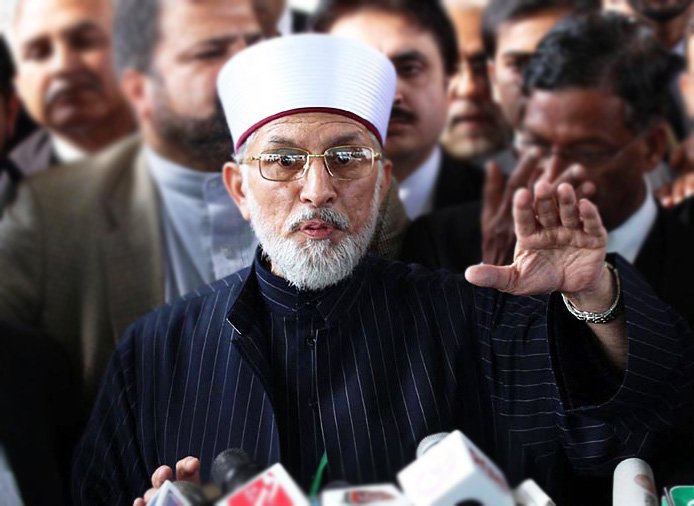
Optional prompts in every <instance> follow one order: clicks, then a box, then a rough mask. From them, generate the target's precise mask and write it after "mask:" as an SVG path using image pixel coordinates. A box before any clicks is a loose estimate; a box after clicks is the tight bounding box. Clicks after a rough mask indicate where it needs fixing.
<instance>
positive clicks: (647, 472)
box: [612, 458, 658, 506]
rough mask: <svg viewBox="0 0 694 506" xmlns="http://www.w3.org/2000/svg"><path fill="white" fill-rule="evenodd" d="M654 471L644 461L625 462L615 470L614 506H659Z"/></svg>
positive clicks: (613, 484) (613, 483) (630, 460)
mask: <svg viewBox="0 0 694 506" xmlns="http://www.w3.org/2000/svg"><path fill="white" fill-rule="evenodd" d="M657 504H658V497H657V495H656V488H655V480H654V478H653V470H652V469H651V466H649V465H648V463H646V462H645V461H644V460H641V459H637V458H631V459H626V460H623V461H622V462H620V463H619V465H618V466H617V467H616V468H615V470H614V480H613V482H612V505H613V506H627V505H628V506H657Z"/></svg>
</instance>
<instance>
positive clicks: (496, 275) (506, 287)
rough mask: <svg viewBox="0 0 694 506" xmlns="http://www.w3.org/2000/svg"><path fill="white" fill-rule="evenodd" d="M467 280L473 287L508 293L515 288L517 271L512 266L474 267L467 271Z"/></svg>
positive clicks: (482, 265) (483, 265)
mask: <svg viewBox="0 0 694 506" xmlns="http://www.w3.org/2000/svg"><path fill="white" fill-rule="evenodd" d="M465 279H467V280H468V281H469V282H470V283H472V284H473V285H477V286H482V287H485V288H496V289H497V290H500V291H502V292H507V291H510V290H511V289H512V287H513V286H514V283H515V282H514V280H515V279H516V271H515V269H513V268H512V267H510V266H504V267H500V266H496V265H486V264H479V265H472V266H470V267H468V268H467V269H465Z"/></svg>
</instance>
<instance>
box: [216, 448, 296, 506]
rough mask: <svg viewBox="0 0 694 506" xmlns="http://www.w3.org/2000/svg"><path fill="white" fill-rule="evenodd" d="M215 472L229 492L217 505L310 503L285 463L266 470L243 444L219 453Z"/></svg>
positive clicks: (264, 505) (272, 505)
mask: <svg viewBox="0 0 694 506" xmlns="http://www.w3.org/2000/svg"><path fill="white" fill-rule="evenodd" d="M211 476H212V480H213V481H214V482H215V483H217V485H219V486H221V487H222V489H224V490H225V493H226V495H225V496H224V497H222V498H221V499H220V500H218V501H217V502H216V503H215V506H309V502H308V499H307V498H306V496H305V495H304V494H303V493H302V492H301V489H300V488H299V486H298V485H297V484H296V482H294V480H293V479H292V477H291V476H289V473H287V471H286V470H285V469H284V467H283V466H282V464H280V463H277V464H275V465H273V466H271V467H269V468H268V469H265V470H264V471H263V470H262V469H261V468H260V466H258V464H257V463H256V462H255V461H253V460H252V459H251V458H250V457H249V456H248V454H247V453H246V452H244V451H243V450H241V449H239V448H233V449H230V450H224V451H223V452H222V453H220V454H219V455H217V457H216V458H215V459H214V461H213V463H212V469H211Z"/></svg>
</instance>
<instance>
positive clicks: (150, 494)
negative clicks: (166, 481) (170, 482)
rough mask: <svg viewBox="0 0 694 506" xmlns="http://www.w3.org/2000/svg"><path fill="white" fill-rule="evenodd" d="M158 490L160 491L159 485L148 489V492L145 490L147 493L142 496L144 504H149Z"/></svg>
mask: <svg viewBox="0 0 694 506" xmlns="http://www.w3.org/2000/svg"><path fill="white" fill-rule="evenodd" d="M157 492H159V487H157V488H150V489H149V490H147V492H145V495H143V496H142V497H143V499H142V502H143V503H144V504H149V501H151V500H152V498H153V497H154V496H155V495H156V494H157Z"/></svg>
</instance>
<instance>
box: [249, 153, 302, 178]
mask: <svg viewBox="0 0 694 506" xmlns="http://www.w3.org/2000/svg"><path fill="white" fill-rule="evenodd" d="M307 154H308V153H306V152H305V151H301V150H300V149H293V148H282V149H273V150H270V151H264V152H262V153H261V154H260V174H261V175H262V176H263V177H264V178H265V179H270V180H271V181H291V180H293V179H298V178H300V177H301V175H302V173H303V170H304V166H305V165H306V156H307Z"/></svg>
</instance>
